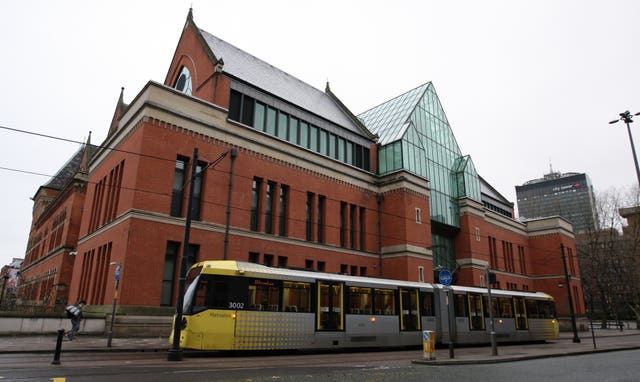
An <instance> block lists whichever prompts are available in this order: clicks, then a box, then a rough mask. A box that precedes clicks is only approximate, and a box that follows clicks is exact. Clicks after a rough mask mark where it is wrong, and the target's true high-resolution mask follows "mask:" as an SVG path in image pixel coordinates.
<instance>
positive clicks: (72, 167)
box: [36, 144, 97, 194]
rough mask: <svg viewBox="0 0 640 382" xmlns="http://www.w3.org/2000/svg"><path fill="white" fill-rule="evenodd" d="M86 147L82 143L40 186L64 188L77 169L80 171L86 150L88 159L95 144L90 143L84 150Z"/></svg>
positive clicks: (93, 151) (93, 150) (94, 149)
mask: <svg viewBox="0 0 640 382" xmlns="http://www.w3.org/2000/svg"><path fill="white" fill-rule="evenodd" d="M86 147H87V145H86V144H84V145H82V147H80V148H79V149H78V151H76V153H75V154H73V156H72V157H71V158H70V159H69V160H68V161H67V163H65V164H64V166H62V168H60V170H58V172H57V173H56V174H55V175H54V176H53V177H52V178H51V179H50V180H49V181H48V182H47V183H45V184H44V185H42V186H41V187H40V188H42V187H44V188H50V189H54V190H62V189H63V188H65V187H66V186H67V184H69V182H71V181H72V180H73V178H74V177H75V175H76V174H77V173H78V171H80V166H81V164H82V162H83V158H84V156H85V154H86V151H88V156H89V158H88V159H90V157H91V156H93V153H95V152H96V149H97V146H94V145H90V148H89V150H85V148H86ZM36 194H37V193H36Z"/></svg>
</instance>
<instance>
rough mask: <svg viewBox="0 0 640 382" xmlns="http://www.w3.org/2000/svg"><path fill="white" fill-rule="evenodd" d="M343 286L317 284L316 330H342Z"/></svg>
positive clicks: (321, 282) (320, 282)
mask: <svg viewBox="0 0 640 382" xmlns="http://www.w3.org/2000/svg"><path fill="white" fill-rule="evenodd" d="M343 292H344V287H343V284H338V283H331V282H323V281H319V282H318V310H317V311H318V317H317V319H318V321H317V328H318V330H344V309H343V305H344V304H343V296H344V293H343Z"/></svg>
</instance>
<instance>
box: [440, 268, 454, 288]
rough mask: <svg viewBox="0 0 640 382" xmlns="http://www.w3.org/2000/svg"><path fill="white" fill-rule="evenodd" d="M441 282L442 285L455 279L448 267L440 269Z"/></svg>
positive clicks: (448, 283) (449, 283)
mask: <svg viewBox="0 0 640 382" xmlns="http://www.w3.org/2000/svg"><path fill="white" fill-rule="evenodd" d="M439 277H440V284H442V285H451V281H453V277H451V272H449V270H447V269H443V270H441V271H440V275H439Z"/></svg>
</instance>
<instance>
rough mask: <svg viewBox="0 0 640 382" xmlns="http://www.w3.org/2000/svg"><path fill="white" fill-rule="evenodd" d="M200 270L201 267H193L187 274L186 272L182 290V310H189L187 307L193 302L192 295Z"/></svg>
mask: <svg viewBox="0 0 640 382" xmlns="http://www.w3.org/2000/svg"><path fill="white" fill-rule="evenodd" d="M201 271H202V267H195V268H191V270H190V271H189V274H187V279H186V281H185V285H186V289H185V292H184V303H183V304H182V311H183V312H189V311H190V309H189V308H190V307H191V305H192V303H193V296H194V293H195V290H196V285H197V284H198V279H199V276H200V272H201Z"/></svg>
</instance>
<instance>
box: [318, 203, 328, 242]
mask: <svg viewBox="0 0 640 382" xmlns="http://www.w3.org/2000/svg"><path fill="white" fill-rule="evenodd" d="M325 204H326V198H325V196H324V195H318V243H324V229H325V228H324V212H325Z"/></svg>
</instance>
